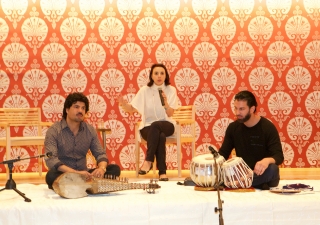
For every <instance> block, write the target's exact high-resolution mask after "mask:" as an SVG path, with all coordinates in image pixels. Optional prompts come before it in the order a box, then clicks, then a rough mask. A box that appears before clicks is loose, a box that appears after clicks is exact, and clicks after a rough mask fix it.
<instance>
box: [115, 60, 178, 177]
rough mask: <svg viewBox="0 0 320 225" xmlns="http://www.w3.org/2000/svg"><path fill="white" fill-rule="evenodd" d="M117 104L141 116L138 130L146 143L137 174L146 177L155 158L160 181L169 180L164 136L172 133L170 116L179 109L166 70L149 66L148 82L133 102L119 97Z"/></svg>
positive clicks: (172, 127)
mask: <svg viewBox="0 0 320 225" xmlns="http://www.w3.org/2000/svg"><path fill="white" fill-rule="evenodd" d="M161 90H162V93H161ZM160 95H161V96H162V97H163V103H164V105H163V104H162V103H161V99H160ZM118 102H119V105H120V106H121V107H122V109H123V110H124V111H126V112H130V113H132V112H139V113H140V115H141V122H140V126H139V130H140V134H141V136H142V138H143V139H144V140H146V141H147V152H146V159H145V161H144V162H143V165H142V166H141V168H140V170H139V174H140V175H145V174H147V173H148V172H149V171H150V170H151V169H152V163H153V161H154V157H156V160H157V167H158V169H159V180H160V181H168V180H169V179H168V177H167V175H166V170H167V166H166V137H168V136H170V135H172V134H173V133H174V129H175V121H174V120H173V119H172V118H171V116H172V115H173V112H174V110H175V109H177V108H178V96H177V91H176V88H175V87H173V86H171V85H170V81H169V73H168V71H167V68H166V67H165V66H164V65H163V64H154V65H153V66H152V67H151V71H150V75H149V83H148V84H147V85H146V86H143V87H142V88H141V89H140V90H139V91H138V93H137V94H136V96H135V97H134V98H133V99H132V101H131V102H130V103H128V102H127V101H125V100H124V99H123V97H122V96H121V95H120V96H119V97H118Z"/></svg>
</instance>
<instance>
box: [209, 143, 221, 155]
mask: <svg viewBox="0 0 320 225" xmlns="http://www.w3.org/2000/svg"><path fill="white" fill-rule="evenodd" d="M208 148H209V150H210V152H211V154H212V155H213V157H217V156H218V155H219V153H218V151H217V150H215V149H214V148H213V147H212V146H210V145H209V147H208Z"/></svg>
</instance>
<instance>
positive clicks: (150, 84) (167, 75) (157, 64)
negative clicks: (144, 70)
mask: <svg viewBox="0 0 320 225" xmlns="http://www.w3.org/2000/svg"><path fill="white" fill-rule="evenodd" d="M155 67H162V68H163V69H164V71H165V73H166V79H165V80H164V84H165V85H166V86H167V85H169V84H170V80H169V79H170V77H169V73H168V70H167V68H166V66H165V65H163V64H161V63H156V64H153V65H152V66H151V70H150V74H149V83H148V84H147V86H149V87H151V86H152V85H153V83H154V81H153V80H152V73H153V69H154V68H155Z"/></svg>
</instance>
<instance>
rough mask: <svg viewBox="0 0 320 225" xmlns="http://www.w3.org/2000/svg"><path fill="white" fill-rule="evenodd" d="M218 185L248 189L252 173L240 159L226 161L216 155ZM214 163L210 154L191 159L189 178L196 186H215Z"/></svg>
mask: <svg viewBox="0 0 320 225" xmlns="http://www.w3.org/2000/svg"><path fill="white" fill-rule="evenodd" d="M216 162H217V164H218V165H217V167H218V171H217V174H218V183H219V185H220V184H222V183H224V185H225V186H227V187H229V188H248V187H251V185H252V180H253V171H252V170H251V169H250V167H249V166H248V165H247V164H246V163H245V162H244V161H243V159H242V158H241V157H234V158H231V159H229V160H227V161H225V159H224V158H223V157H222V156H220V155H218V157H216ZM214 171H215V161H214V158H213V155H212V154H203V155H198V156H196V157H194V158H193V159H192V162H191V165H190V177H191V179H192V180H193V182H195V183H196V184H197V185H198V186H201V187H213V186H215V184H216V175H215V172H214Z"/></svg>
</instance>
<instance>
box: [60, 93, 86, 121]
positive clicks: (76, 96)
mask: <svg viewBox="0 0 320 225" xmlns="http://www.w3.org/2000/svg"><path fill="white" fill-rule="evenodd" d="M76 102H83V103H84V104H85V105H86V113H87V112H88V111H89V100H88V98H87V96H85V95H84V94H83V93H79V92H75V93H71V94H69V95H68V96H67V98H66V101H65V102H64V106H63V114H62V117H63V118H64V119H66V118H67V109H70V107H71V106H72V105H73V104H74V103H76Z"/></svg>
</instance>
